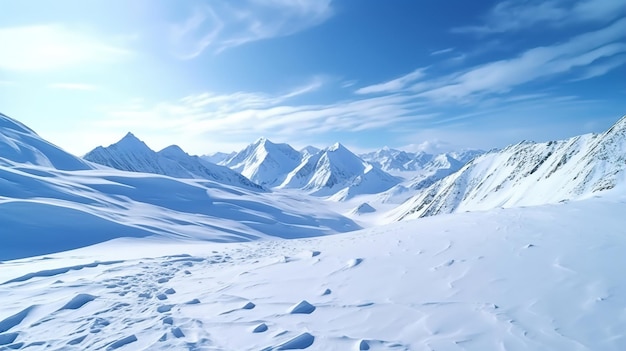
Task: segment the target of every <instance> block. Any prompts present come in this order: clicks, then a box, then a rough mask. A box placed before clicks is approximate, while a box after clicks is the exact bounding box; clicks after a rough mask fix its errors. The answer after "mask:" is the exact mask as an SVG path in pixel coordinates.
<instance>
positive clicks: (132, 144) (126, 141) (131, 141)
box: [111, 132, 152, 151]
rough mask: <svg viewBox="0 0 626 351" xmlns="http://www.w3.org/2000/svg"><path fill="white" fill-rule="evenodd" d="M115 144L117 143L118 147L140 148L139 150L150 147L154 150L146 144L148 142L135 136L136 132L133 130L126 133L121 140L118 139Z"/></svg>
mask: <svg viewBox="0 0 626 351" xmlns="http://www.w3.org/2000/svg"><path fill="white" fill-rule="evenodd" d="M113 145H116V146H117V147H120V148H124V149H138V150H141V149H148V150H150V151H152V150H151V149H150V148H149V147H148V145H146V143H144V142H143V141H141V140H140V139H139V138H137V137H136V136H135V134H133V133H131V132H128V133H126V135H124V137H123V138H122V139H120V141H118V142H117V143H115V144H113ZM111 146H112V145H111Z"/></svg>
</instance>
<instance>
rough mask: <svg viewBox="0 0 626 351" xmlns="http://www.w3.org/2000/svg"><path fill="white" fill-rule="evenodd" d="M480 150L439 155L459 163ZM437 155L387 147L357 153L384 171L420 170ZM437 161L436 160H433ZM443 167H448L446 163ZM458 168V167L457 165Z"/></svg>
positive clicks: (467, 159) (477, 154)
mask: <svg viewBox="0 0 626 351" xmlns="http://www.w3.org/2000/svg"><path fill="white" fill-rule="evenodd" d="M484 153H485V152H484V151H482V150H464V151H460V152H449V153H445V154H441V155H446V156H445V157H447V158H451V159H454V160H456V161H457V162H460V163H461V165H463V164H465V163H467V162H469V161H471V160H472V159H473V158H475V157H476V156H479V155H482V154H484ZM438 156H439V155H435V154H429V153H425V152H422V151H420V152H407V151H402V150H397V149H391V148H388V147H385V148H382V149H380V150H376V151H373V152H369V153H365V154H361V155H359V157H361V158H362V159H363V160H365V161H367V162H369V163H372V164H374V165H376V166H378V167H379V168H380V169H382V170H383V171H385V172H405V171H408V172H414V171H422V170H424V169H425V167H427V165H428V164H429V163H432V162H433V160H434V159H435V158H437V157H438ZM434 162H437V161H434ZM432 166H433V164H430V165H429V166H428V167H430V169H429V171H432ZM443 168H449V167H448V166H447V165H446V166H444V167H443ZM459 168H460V167H459Z"/></svg>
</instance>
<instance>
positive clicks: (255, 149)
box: [221, 138, 302, 187]
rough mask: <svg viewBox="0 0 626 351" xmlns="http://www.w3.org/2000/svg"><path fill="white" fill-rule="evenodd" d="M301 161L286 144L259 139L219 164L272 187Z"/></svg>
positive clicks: (280, 181)
mask: <svg viewBox="0 0 626 351" xmlns="http://www.w3.org/2000/svg"><path fill="white" fill-rule="evenodd" d="M301 160H302V155H301V154H300V153H299V152H298V151H296V150H294V149H293V148H292V147H291V146H289V145H288V144H274V143H272V142H271V141H270V140H268V139H266V138H260V139H259V140H257V141H256V142H254V143H253V144H250V145H248V147H246V148H245V149H243V150H241V151H240V152H238V153H237V154H235V155H234V156H232V157H231V158H229V159H228V160H226V161H224V162H222V163H221V164H222V165H225V166H227V167H229V168H231V169H233V170H235V171H237V172H239V173H241V174H243V175H244V176H246V177H247V178H248V179H250V180H252V181H253V182H256V183H257V184H261V185H264V186H268V187H273V186H277V185H280V184H281V183H282V182H283V181H284V179H285V177H286V176H287V174H288V173H289V172H290V171H291V170H293V169H294V168H296V167H297V166H298V165H299V164H300V161H301Z"/></svg>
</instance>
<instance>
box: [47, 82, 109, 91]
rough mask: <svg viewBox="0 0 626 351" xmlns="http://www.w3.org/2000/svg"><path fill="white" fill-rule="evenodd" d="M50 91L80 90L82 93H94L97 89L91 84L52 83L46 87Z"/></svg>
mask: <svg viewBox="0 0 626 351" xmlns="http://www.w3.org/2000/svg"><path fill="white" fill-rule="evenodd" d="M48 87H49V88H52V89H65V90H82V91H95V90H98V87H97V86H95V85H92V84H85V83H52V84H49V85H48Z"/></svg>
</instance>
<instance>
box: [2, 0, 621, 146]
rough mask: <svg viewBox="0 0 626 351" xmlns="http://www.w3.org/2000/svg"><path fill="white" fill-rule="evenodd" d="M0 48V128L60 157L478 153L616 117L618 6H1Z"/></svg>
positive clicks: (310, 1)
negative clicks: (118, 146)
mask: <svg viewBox="0 0 626 351" xmlns="http://www.w3.org/2000/svg"><path fill="white" fill-rule="evenodd" d="M34 8H38V9H39V10H38V11H34V10H33V9H34ZM0 48H2V50H1V52H0V112H3V113H5V114H7V115H9V116H12V117H14V118H16V119H18V120H20V121H22V122H24V123H26V124H27V125H29V126H30V127H31V128H33V129H35V130H36V131H37V132H38V133H39V134H40V135H42V136H43V137H45V138H47V139H48V140H50V141H52V142H54V143H56V144H57V145H60V146H62V147H64V148H65V149H67V150H68V151H70V152H73V153H75V154H84V153H85V152H87V151H89V150H90V149H92V148H94V147H95V146H98V145H109V144H111V143H113V142H115V141H117V140H118V139H120V138H121V137H122V136H123V135H124V134H125V133H126V132H127V131H132V132H133V133H134V134H135V135H137V136H139V137H140V138H141V139H143V140H144V141H146V143H147V144H148V145H149V146H151V147H152V148H153V149H157V150H158V149H160V148H163V147H165V146H167V145H170V144H178V145H180V146H181V147H182V148H183V149H185V150H186V151H188V152H190V153H193V154H205V153H210V152H215V151H232V150H237V149H240V148H242V147H244V146H245V145H246V144H248V143H250V142H253V141H254V140H255V139H257V138H259V137H261V136H265V137H268V138H270V139H272V140H273V141H276V142H288V143H291V144H292V145H294V146H295V147H302V146H305V145H307V144H312V145H315V146H319V147H323V146H327V145H330V144H332V143H334V142H335V141H341V142H342V143H344V144H345V145H347V146H348V147H351V148H353V149H355V150H356V151H365V150H370V149H375V148H380V147H383V146H390V147H399V148H405V149H408V150H426V151H447V150H450V149H460V148H483V149H490V148H492V147H503V146H506V145H507V144H511V143H516V142H518V141H520V140H536V141H545V140H552V139H559V138H564V137H568V136H573V135H577V134H582V133H587V132H600V131H603V130H604V129H606V128H608V127H609V126H610V125H611V124H612V123H613V122H615V121H616V120H617V119H618V118H619V117H620V116H622V115H624V114H626V65H625V63H626V6H624V5H623V1H622V0H544V1H537V0H527V1H514V0H505V1H480V0H477V1H467V0H442V1H434V0H422V1H412V0H396V1H393V2H389V1H378V0H345V1H332V0H298V1H296V0H238V1H227V0H223V1H219V0H205V1H199V0H191V1H184V2H183V1H166V0H161V1H157V0H154V1H153V0H134V1H127V0H106V1H103V0H93V1H88V2H86V1H81V0H73V1H69V0H57V1H54V2H52V1H34V0H3V2H2V4H1V5H0Z"/></svg>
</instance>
